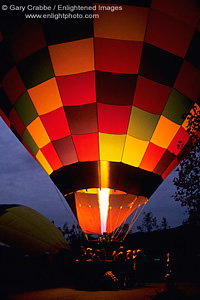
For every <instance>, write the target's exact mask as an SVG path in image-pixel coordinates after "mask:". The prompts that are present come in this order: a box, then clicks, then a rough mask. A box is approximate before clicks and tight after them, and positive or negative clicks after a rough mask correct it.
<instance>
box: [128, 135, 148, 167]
mask: <svg viewBox="0 0 200 300" xmlns="http://www.w3.org/2000/svg"><path fill="white" fill-rule="evenodd" d="M148 144H149V142H147V141H142V140H138V139H136V138H134V137H132V136H129V135H127V137H126V142H125V148H124V153H123V158H122V162H123V163H125V164H128V165H131V166H133V167H139V165H140V163H141V161H142V158H143V156H144V153H145V151H146V149H147V147H148Z"/></svg>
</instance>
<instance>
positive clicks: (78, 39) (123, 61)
mask: <svg viewBox="0 0 200 300" xmlns="http://www.w3.org/2000/svg"><path fill="white" fill-rule="evenodd" d="M100 2H101V1H100ZM100 2H99V3H92V5H96V10H93V11H92V10H90V11H89V10H88V11H86V10H83V11H81V13H82V15H83V18H79V19H73V18H68V19H65V20H64V19H58V20H55V19H48V18H46V19H43V20H30V21H29V20H27V19H25V20H23V21H21V22H20V24H17V23H16V24H15V26H13V27H12V29H11V26H10V25H6V20H4V28H3V30H2V42H1V46H2V49H3V50H2V51H3V54H2V55H1V59H2V60H3V62H4V64H3V68H2V88H1V94H2V97H1V109H2V116H3V118H4V120H5V121H6V122H7V124H8V125H9V126H10V128H11V129H12V130H13V132H14V133H15V134H16V136H17V137H18V138H19V140H20V141H21V142H22V143H23V144H24V146H25V147H26V148H27V149H28V151H29V152H30V153H31V154H32V156H33V157H34V158H35V159H36V160H37V161H38V162H39V163H40V164H41V166H42V167H43V168H44V169H45V171H46V172H47V174H48V175H49V176H50V177H51V179H52V180H53V182H54V183H55V185H56V186H57V187H58V189H59V190H60V191H61V192H62V194H63V195H64V196H65V198H66V200H67V201H68V203H69V205H70V207H71V209H72V211H73V212H74V214H75V216H76V217H77V219H78V220H79V223H80V226H81V228H82V229H83V231H84V232H86V233H97V234H101V233H103V232H107V233H110V232H113V231H114V230H115V229H116V228H118V227H119V226H120V225H121V224H122V223H123V222H124V221H125V220H126V218H127V217H128V216H129V215H130V214H131V213H133V212H134V211H135V212H136V211H137V209H138V207H140V206H141V205H143V204H144V203H146V202H147V200H148V199H149V198H150V197H151V195H152V194H153V193H154V191H155V190H156V189H157V188H158V186H159V185H160V184H161V183H162V182H163V180H164V179H165V178H166V177H167V176H168V175H169V174H170V172H171V171H172V170H173V169H174V168H175V167H176V166H177V165H178V164H179V162H180V160H181V158H182V157H183V153H184V151H185V148H186V145H187V143H188V141H189V136H188V134H187V132H186V126H187V122H186V116H187V114H188V113H189V112H190V110H191V109H192V107H193V106H194V104H195V103H197V101H198V99H199V95H200V88H199V87H200V84H199V83H200V82H199V81H200V70H199V68H200V64H199V53H200V32H199V29H200V27H199V17H200V10H199V5H198V2H197V1H195V0H194V1H189V0H187V1H176V0H173V1H172V0H170V1H168V0H162V1H158V0H152V1H110V2H113V4H112V5H111V4H105V3H100ZM104 2H106V1H104ZM98 5H100V6H99V8H100V9H98ZM111 6H113V7H118V9H116V10H115V11H113V12H112V11H111V9H110V8H111ZM102 7H103V8H102ZM119 7H120V8H119ZM79 13H80V11H79ZM88 13H90V16H91V14H92V17H90V18H87V14H88ZM52 18H53V15H52ZM47 19H48V20H47ZM180 141H181V147H179V146H178V145H180V143H179V142H180Z"/></svg>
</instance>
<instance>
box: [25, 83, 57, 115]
mask: <svg viewBox="0 0 200 300" xmlns="http://www.w3.org/2000/svg"><path fill="white" fill-rule="evenodd" d="M28 93H29V95H30V97H31V99H32V102H33V104H34V106H35V108H36V110H37V112H38V114H39V115H43V114H46V113H48V112H51V111H53V110H55V109H57V108H59V107H62V106H63V104H62V100H61V97H60V93H59V90H58V86H57V82H56V79H55V78H52V79H49V80H47V81H45V82H43V83H41V84H39V85H37V86H35V87H33V88H31V89H29V90H28Z"/></svg>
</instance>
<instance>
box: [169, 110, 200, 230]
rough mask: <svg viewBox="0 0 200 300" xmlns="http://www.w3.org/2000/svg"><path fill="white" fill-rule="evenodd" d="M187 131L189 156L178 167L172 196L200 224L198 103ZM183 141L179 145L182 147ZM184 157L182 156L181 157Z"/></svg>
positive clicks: (192, 220) (199, 112)
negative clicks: (188, 135)
mask: <svg viewBox="0 0 200 300" xmlns="http://www.w3.org/2000/svg"><path fill="white" fill-rule="evenodd" d="M187 119H188V125H187V132H188V134H190V142H189V144H188V145H187V147H186V149H185V151H184V152H188V154H187V156H186V157H185V158H184V159H183V160H182V161H181V163H180V165H179V167H178V168H177V170H176V171H177V172H178V176H177V177H176V178H174V181H173V182H174V185H175V186H176V188H177V189H176V192H175V193H174V194H173V195H172V197H173V198H174V199H175V200H176V201H180V202H181V205H182V206H185V207H186V211H187V212H188V213H189V218H188V221H189V222H190V223H195V224H196V225H197V224H198V225H199V224H200V188H199V187H200V179H199V178H200V110H199V108H198V106H197V105H195V106H194V108H193V110H192V111H191V112H190V113H189V115H188V118H187ZM181 144H182V143H181V141H180V142H179V145H178V147H181ZM179 159H182V157H179Z"/></svg>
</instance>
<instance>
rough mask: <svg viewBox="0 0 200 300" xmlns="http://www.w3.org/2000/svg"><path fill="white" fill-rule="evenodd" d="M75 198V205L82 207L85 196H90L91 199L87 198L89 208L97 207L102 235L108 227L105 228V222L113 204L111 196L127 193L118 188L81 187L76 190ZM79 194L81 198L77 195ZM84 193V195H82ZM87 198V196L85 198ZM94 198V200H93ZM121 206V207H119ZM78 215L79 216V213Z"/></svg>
mask: <svg viewBox="0 0 200 300" xmlns="http://www.w3.org/2000/svg"><path fill="white" fill-rule="evenodd" d="M75 194H76V196H75V197H76V200H77V201H78V202H77V206H78V207H79V208H83V206H84V205H85V201H84V199H86V197H88V196H91V199H92V200H91V201H90V200H89V201H88V202H89V203H90V204H89V206H88V207H89V208H91V207H96V208H97V207H98V209H99V218H100V225H99V226H100V229H99V234H101V235H103V234H104V233H107V231H108V228H107V223H108V216H109V210H110V209H111V206H112V204H113V202H112V200H111V197H112V196H113V195H115V196H126V195H127V193H126V192H123V191H120V190H115V189H110V188H89V189H83V190H79V191H76V193H75ZM78 195H80V197H81V198H79V197H78ZM81 195H82V196H81ZM84 195H85V196H84ZM87 199H89V198H87ZM95 199H96V200H95ZM120 208H121V207H120ZM79 217H81V216H80V215H79Z"/></svg>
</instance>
